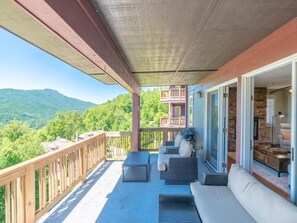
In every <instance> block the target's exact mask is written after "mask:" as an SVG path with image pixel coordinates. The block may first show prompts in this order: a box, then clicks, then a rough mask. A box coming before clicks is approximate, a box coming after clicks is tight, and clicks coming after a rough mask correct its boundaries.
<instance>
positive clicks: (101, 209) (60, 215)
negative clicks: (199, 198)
mask: <svg viewBox="0 0 297 223" xmlns="http://www.w3.org/2000/svg"><path fill="white" fill-rule="evenodd" d="M157 157H158V156H157V155H156V154H151V168H150V178H149V182H125V183H123V182H122V178H121V173H122V172H121V171H122V170H121V167H122V163H123V162H122V161H107V162H105V163H103V164H102V165H101V166H100V167H99V168H98V169H97V170H95V171H94V172H93V174H91V175H90V177H89V178H88V179H87V181H86V182H85V183H84V184H81V185H80V186H79V187H78V188H77V189H76V190H75V191H74V192H73V193H71V194H70V195H69V196H68V197H66V198H65V199H64V200H62V201H61V202H60V203H59V204H58V205H56V206H55V207H54V208H53V209H52V210H51V211H50V212H49V213H48V214H47V215H45V216H44V217H43V218H42V219H41V220H40V221H39V222H45V223H49V222H55V223H56V222H71V223H76V222H77V223H81V222H84V223H89V222H90V223H91V222H98V223H115V222H118V223H146V222H147V223H154V222H158V196H159V194H190V187H189V185H165V184H164V181H161V180H160V174H159V172H158V170H157ZM198 160H199V162H198V170H199V171H198V172H199V180H201V178H202V173H203V172H209V171H210V170H209V169H208V168H207V167H206V166H205V165H204V162H203V161H202V160H201V159H198Z"/></svg>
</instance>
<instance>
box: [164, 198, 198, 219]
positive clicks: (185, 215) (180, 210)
mask: <svg viewBox="0 0 297 223" xmlns="http://www.w3.org/2000/svg"><path fill="white" fill-rule="evenodd" d="M159 222H160V223H165V222H166V223H168V222H172V223H174V222H179V223H182V222H187V223H201V220H200V217H199V215H198V212H197V210H196V206H195V203H194V197H193V196H192V195H159Z"/></svg>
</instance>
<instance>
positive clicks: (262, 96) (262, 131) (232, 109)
mask: <svg viewBox="0 0 297 223" xmlns="http://www.w3.org/2000/svg"><path fill="white" fill-rule="evenodd" d="M236 92H237V88H236V87H230V88H229V107H228V110H229V113H228V118H229V122H228V148H229V149H228V151H235V149H236V122H237V121H240V120H237V119H236V98H237V95H236ZM266 99H267V88H259V87H257V88H255V93H254V103H255V104H254V117H256V118H258V139H257V140H254V143H259V142H267V140H269V135H267V129H266V107H267V101H266ZM267 136H268V137H267Z"/></svg>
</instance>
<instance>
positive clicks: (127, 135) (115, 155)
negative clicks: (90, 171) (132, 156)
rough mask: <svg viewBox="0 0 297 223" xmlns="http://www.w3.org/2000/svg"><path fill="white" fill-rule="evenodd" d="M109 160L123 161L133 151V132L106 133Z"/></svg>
mask: <svg viewBox="0 0 297 223" xmlns="http://www.w3.org/2000/svg"><path fill="white" fill-rule="evenodd" d="M106 150H107V158H112V159H123V158H124V157H126V156H127V154H128V152H129V151H130V150H131V132H106Z"/></svg>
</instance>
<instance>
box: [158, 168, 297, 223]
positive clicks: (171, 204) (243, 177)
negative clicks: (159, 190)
mask: <svg viewBox="0 0 297 223" xmlns="http://www.w3.org/2000/svg"><path fill="white" fill-rule="evenodd" d="M190 188H191V192H192V200H191V195H186V196H184V195H179V196H177V195H176V196H172V195H160V197H159V222H203V223H218V222H220V223H238V222H240V223H253V222H258V223H280V222H281V223H296V222H297V207H296V206H295V205H293V204H292V203H290V202H289V201H287V200H286V199H284V198H283V197H281V196H279V195H278V194H276V193H275V192H273V191H272V190H270V189H269V188H267V187H266V186H264V185H263V184H262V183H260V182H259V181H258V180H257V179H255V178H254V177H253V176H252V175H251V174H250V173H248V172H247V171H245V170H244V169H243V168H241V167H240V166H239V165H235V164H233V165H232V167H231V170H230V173H229V175H227V174H211V175H204V180H203V182H202V183H200V182H195V183H191V184H190ZM176 205H177V206H176ZM193 206H195V207H196V209H197V211H198V212H196V214H197V215H196V219H195V211H196V209H193ZM176 207H182V209H180V208H177V209H176ZM177 212H179V219H178V221H175V219H176V218H174V215H172V213H175V214H176V213H177ZM183 214H184V216H183ZM189 216H190V217H191V218H192V219H194V220H193V221H189ZM199 217H200V218H199Z"/></svg>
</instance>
